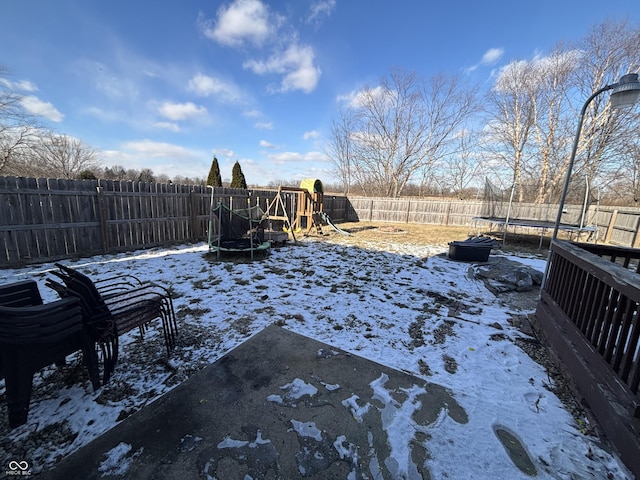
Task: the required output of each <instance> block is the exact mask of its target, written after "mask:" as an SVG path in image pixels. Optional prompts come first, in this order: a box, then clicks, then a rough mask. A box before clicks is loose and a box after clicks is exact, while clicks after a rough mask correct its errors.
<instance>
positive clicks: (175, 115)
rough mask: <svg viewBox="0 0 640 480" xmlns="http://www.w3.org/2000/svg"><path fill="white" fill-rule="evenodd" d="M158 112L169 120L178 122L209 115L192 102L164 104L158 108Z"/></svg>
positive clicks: (204, 109) (205, 110) (203, 108)
mask: <svg viewBox="0 0 640 480" xmlns="http://www.w3.org/2000/svg"><path fill="white" fill-rule="evenodd" d="M158 112H159V113H160V115H162V116H163V117H165V118H168V119H169V120H174V121H177V120H186V119H188V118H192V117H197V116H200V115H205V114H206V113H207V109H206V108H205V107H202V106H199V105H196V104H194V103H192V102H186V103H172V102H164V103H163V104H162V105H160V107H158Z"/></svg>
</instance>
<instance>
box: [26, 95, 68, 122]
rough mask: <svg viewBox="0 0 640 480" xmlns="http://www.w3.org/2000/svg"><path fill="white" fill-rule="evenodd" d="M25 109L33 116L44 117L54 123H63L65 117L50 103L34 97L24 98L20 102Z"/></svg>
mask: <svg viewBox="0 0 640 480" xmlns="http://www.w3.org/2000/svg"><path fill="white" fill-rule="evenodd" d="M20 102H21V103H22V106H23V107H24V109H25V110H26V111H27V112H29V113H32V114H33V115H37V116H39V117H44V118H46V119H47V120H51V121H52V122H61V121H62V120H64V115H63V114H62V113H60V112H59V111H58V109H57V108H56V107H54V106H53V104H51V103H49V102H43V101H42V100H40V99H39V98H38V97H35V96H33V95H28V96H26V97H22V99H21V100H20Z"/></svg>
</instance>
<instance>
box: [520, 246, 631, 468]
mask: <svg viewBox="0 0 640 480" xmlns="http://www.w3.org/2000/svg"><path fill="white" fill-rule="evenodd" d="M552 247H553V248H552V251H551V256H550V259H549V267H548V270H547V276H546V280H545V284H544V285H543V288H542V290H541V295H540V301H539V302H538V306H537V308H536V313H535V316H534V317H533V318H532V320H533V323H534V326H535V327H536V330H537V331H538V332H539V333H540V334H541V335H542V336H543V337H544V338H545V339H546V341H547V343H548V344H549V346H550V347H551V349H552V351H553V353H554V354H555V356H556V357H557V359H558V361H559V364H560V365H561V366H562V367H563V368H564V369H565V371H566V373H567V374H568V375H569V377H570V378H571V379H573V380H574V381H575V383H576V386H577V388H578V391H579V393H580V395H581V396H582V397H583V399H584V400H586V402H587V403H588V405H589V407H590V409H591V411H592V412H593V413H594V415H595V416H596V418H597V419H598V421H599V423H600V425H601V427H602V428H603V430H604V431H605V433H606V435H607V437H608V438H609V440H610V441H611V442H612V443H614V445H615V446H616V447H617V449H618V451H619V452H620V454H621V456H622V459H623V461H624V462H625V463H626V464H627V466H628V467H629V468H630V469H631V470H632V471H633V473H634V475H636V477H638V478H640V455H639V454H638V452H640V435H639V434H640V397H639V396H638V385H639V383H640V275H639V274H638V273H637V267H635V268H630V267H632V266H633V262H634V260H635V261H637V260H638V259H639V258H640V250H634V249H628V248H618V247H611V246H603V245H592V244H578V243H570V242H566V241H556V242H554V243H553V246H552Z"/></svg>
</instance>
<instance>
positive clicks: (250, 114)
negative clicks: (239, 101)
mask: <svg viewBox="0 0 640 480" xmlns="http://www.w3.org/2000/svg"><path fill="white" fill-rule="evenodd" d="M243 115H244V116H245V117H247V118H260V117H262V113H261V112H260V111H259V110H247V111H246V112H243Z"/></svg>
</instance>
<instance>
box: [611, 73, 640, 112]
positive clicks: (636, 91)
mask: <svg viewBox="0 0 640 480" xmlns="http://www.w3.org/2000/svg"><path fill="white" fill-rule="evenodd" d="M638 99H640V81H638V74H637V73H628V74H627V75H623V76H622V77H621V78H620V81H619V82H618V83H616V84H615V85H614V86H613V89H612V92H611V97H610V99H609V101H610V102H611V108H613V109H615V110H617V109H621V108H629V107H632V106H633V105H635V104H636V102H637V101H638Z"/></svg>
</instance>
